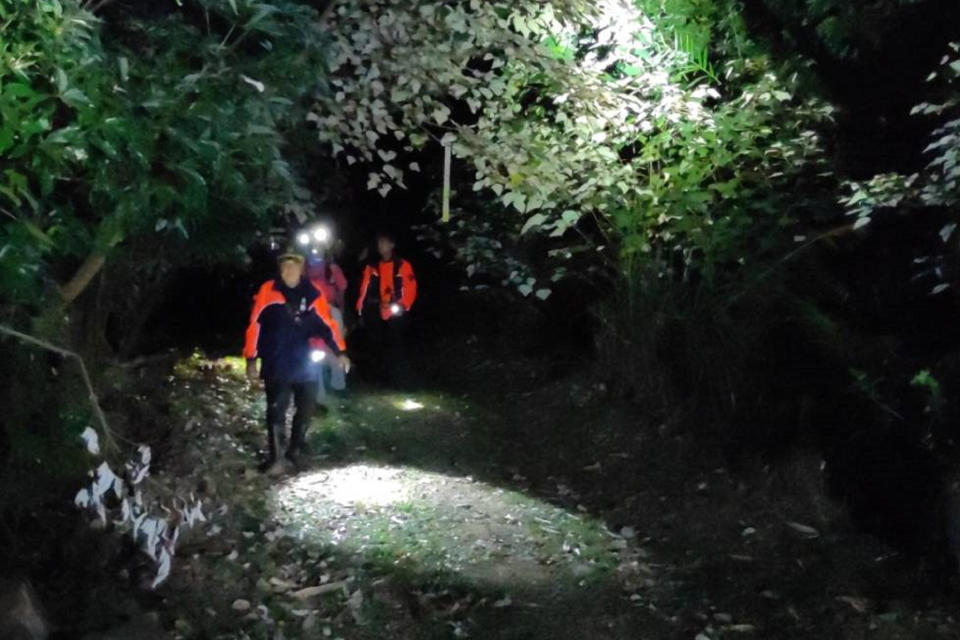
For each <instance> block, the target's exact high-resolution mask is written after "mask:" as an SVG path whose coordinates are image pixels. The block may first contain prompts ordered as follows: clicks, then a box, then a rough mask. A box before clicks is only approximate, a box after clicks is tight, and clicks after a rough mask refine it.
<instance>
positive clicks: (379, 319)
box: [357, 232, 417, 386]
mask: <svg viewBox="0 0 960 640" xmlns="http://www.w3.org/2000/svg"><path fill="white" fill-rule="evenodd" d="M377 252H378V253H379V254H380V260H379V262H377V263H375V264H368V265H367V266H366V267H365V268H364V270H363V279H362V280H361V282H360V295H359V296H357V315H359V316H360V317H361V318H362V319H363V321H364V324H365V326H366V328H367V330H368V335H369V337H370V339H371V342H372V343H373V344H372V345H371V346H372V347H373V348H374V349H375V350H376V354H375V356H376V359H377V360H378V362H377V364H378V366H377V369H379V373H380V377H381V378H382V379H383V381H384V382H386V383H387V384H389V385H391V386H403V385H405V384H406V383H407V382H408V380H406V375H405V369H406V348H405V343H406V330H407V325H408V314H409V313H410V311H411V309H413V305H414V303H415V302H416V300H417V278H416V275H414V272H413V267H412V266H411V265H410V263H409V262H408V261H406V260H404V259H403V258H401V257H400V256H398V255H397V253H396V241H395V239H394V237H393V236H392V235H391V234H389V233H386V232H381V233H380V234H378V235H377Z"/></svg>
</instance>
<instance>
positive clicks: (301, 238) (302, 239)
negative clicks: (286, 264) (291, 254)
mask: <svg viewBox="0 0 960 640" xmlns="http://www.w3.org/2000/svg"><path fill="white" fill-rule="evenodd" d="M297 242H299V243H300V244H302V245H304V246H306V245H308V244H310V234H309V233H307V232H306V231H304V232H301V233H300V234H299V235H297Z"/></svg>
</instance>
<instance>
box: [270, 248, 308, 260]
mask: <svg viewBox="0 0 960 640" xmlns="http://www.w3.org/2000/svg"><path fill="white" fill-rule="evenodd" d="M305 259H306V258H304V256H303V254H302V253H301V252H300V251H298V250H297V249H296V248H295V247H287V249H286V250H285V251H284V252H283V253H281V254H280V255H278V256H277V264H283V263H284V262H287V261H293V262H298V263H300V264H303V262H304V260H305Z"/></svg>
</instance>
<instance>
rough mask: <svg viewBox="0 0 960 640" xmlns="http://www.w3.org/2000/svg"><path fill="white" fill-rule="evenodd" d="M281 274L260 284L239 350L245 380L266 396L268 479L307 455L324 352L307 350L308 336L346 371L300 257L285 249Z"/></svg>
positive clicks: (338, 338)
mask: <svg viewBox="0 0 960 640" xmlns="http://www.w3.org/2000/svg"><path fill="white" fill-rule="evenodd" d="M277 262H278V264H279V268H280V275H279V277H277V278H274V279H272V280H268V281H267V282H265V283H263V285H262V286H261V287H260V290H259V291H258V292H257V295H256V296H255V297H254V302H253V310H252V312H251V313H250V324H249V326H248V327H247V333H246V342H245V345H244V349H243V355H244V358H246V360H247V376H248V377H249V378H250V379H251V380H255V379H256V378H257V375H258V374H257V365H256V361H257V359H258V358H259V360H260V372H259V377H260V378H262V379H263V381H264V388H265V391H266V395H267V438H268V442H267V444H268V451H269V457H268V458H267V461H266V463H265V465H264V470H265V471H266V472H267V474H268V475H279V474H281V473H283V471H284V470H285V468H286V466H285V464H284V457H285V458H286V459H287V460H289V461H291V462H294V463H297V462H299V458H300V456H301V455H303V454H304V453H306V441H305V435H306V431H307V428H308V427H309V424H310V418H311V417H312V415H313V411H314V406H315V403H316V394H317V384H318V379H319V375H320V363H321V361H322V360H323V359H324V358H325V357H326V356H325V354H324V352H323V351H319V350H316V349H312V348H311V347H310V339H311V338H320V339H322V340H323V341H324V342H325V343H326V344H327V345H328V346H329V348H330V350H331V351H332V352H333V355H334V356H335V357H336V358H337V359H338V360H339V361H340V363H341V365H342V366H343V367H344V368H345V369H346V370H349V368H350V360H349V359H348V358H347V356H346V353H345V352H346V348H347V345H346V342H345V341H344V339H343V335H342V333H341V332H340V329H339V328H338V326H337V324H336V322H334V320H333V318H332V317H331V314H330V305H329V304H328V303H327V301H326V299H324V297H323V296H322V295H321V294H320V293H319V292H318V291H317V290H316V289H315V288H314V287H313V285H311V284H310V282H308V281H307V280H306V279H305V278H304V277H303V270H304V256H303V255H302V254H301V253H298V252H296V251H292V250H291V251H287V252H286V253H284V254H282V255H280V256H279V257H278V258H277ZM291 399H292V400H293V401H294V404H295V406H296V413H295V414H294V418H293V427H292V429H291V435H290V442H289V446H288V447H287V451H286V454H285V456H284V457H281V456H280V449H281V443H282V439H283V435H284V434H285V430H286V416H287V408H288V407H289V406H290V400H291Z"/></svg>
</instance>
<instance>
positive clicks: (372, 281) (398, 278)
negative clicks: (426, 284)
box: [357, 258, 417, 320]
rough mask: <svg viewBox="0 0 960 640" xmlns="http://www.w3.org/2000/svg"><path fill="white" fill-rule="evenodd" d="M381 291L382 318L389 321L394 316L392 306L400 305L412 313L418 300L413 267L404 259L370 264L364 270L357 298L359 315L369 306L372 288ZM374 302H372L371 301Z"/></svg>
mask: <svg viewBox="0 0 960 640" xmlns="http://www.w3.org/2000/svg"><path fill="white" fill-rule="evenodd" d="M374 287H375V288H376V289H377V290H378V291H379V294H380V295H379V298H378V300H377V302H379V307H380V317H381V318H383V319H384V320H389V319H390V317H391V316H392V315H393V314H392V313H391V311H390V306H391V305H392V304H399V305H401V306H402V307H403V310H404V311H410V309H411V308H412V307H413V303H414V302H415V301H416V299H417V278H416V276H414V275H413V267H411V266H410V263H409V262H407V261H406V260H404V259H403V258H395V259H393V260H388V261H383V260H382V261H380V263H379V264H377V265H372V264H369V265H367V266H366V268H365V269H364V270H363V280H362V281H361V283H360V295H359V297H358V298H357V313H358V314H362V313H363V307H364V305H366V304H368V300H367V298H368V297H370V295H371V293H372V291H371V289H372V288H374ZM370 302H372V300H371V301H370Z"/></svg>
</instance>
